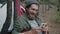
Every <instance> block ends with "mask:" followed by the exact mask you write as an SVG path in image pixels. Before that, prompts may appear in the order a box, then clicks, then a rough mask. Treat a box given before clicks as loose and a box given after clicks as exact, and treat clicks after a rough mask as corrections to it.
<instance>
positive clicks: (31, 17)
mask: <svg viewBox="0 0 60 34" xmlns="http://www.w3.org/2000/svg"><path fill="white" fill-rule="evenodd" d="M35 16H36V15H35V14H28V18H29V19H30V20H34V19H35Z"/></svg>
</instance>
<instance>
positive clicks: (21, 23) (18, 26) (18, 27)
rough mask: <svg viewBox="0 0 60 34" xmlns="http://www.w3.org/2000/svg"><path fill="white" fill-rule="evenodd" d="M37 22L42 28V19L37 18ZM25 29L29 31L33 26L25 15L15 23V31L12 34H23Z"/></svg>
mask: <svg viewBox="0 0 60 34" xmlns="http://www.w3.org/2000/svg"><path fill="white" fill-rule="evenodd" d="M35 20H36V22H37V23H38V25H39V26H40V23H41V20H40V18H38V17H36V18H35ZM23 29H26V30H27V31H29V30H30V29H31V26H30V24H29V23H28V17H27V15H26V14H25V13H24V14H23V15H21V16H20V17H18V18H17V19H16V21H15V23H14V31H13V32H12V34H18V33H21V31H22V30H23Z"/></svg>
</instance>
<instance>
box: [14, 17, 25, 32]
mask: <svg viewBox="0 0 60 34" xmlns="http://www.w3.org/2000/svg"><path fill="white" fill-rule="evenodd" d="M22 25H23V24H22V22H21V19H20V18H17V19H16V20H15V23H14V30H15V31H17V32H21V31H22V30H23V29H24V27H23V26H22Z"/></svg>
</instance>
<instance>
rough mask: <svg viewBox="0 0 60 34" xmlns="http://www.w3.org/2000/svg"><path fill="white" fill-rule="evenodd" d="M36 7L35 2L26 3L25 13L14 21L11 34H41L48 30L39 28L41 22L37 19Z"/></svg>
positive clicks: (36, 3)
mask: <svg viewBox="0 0 60 34" xmlns="http://www.w3.org/2000/svg"><path fill="white" fill-rule="evenodd" d="M38 7H39V4H38V2H37V1H32V0H29V1H28V2H27V5H26V8H25V9H26V13H24V14H22V15H21V16H20V17H18V18H17V19H16V20H15V23H14V30H13V31H12V34H42V33H41V32H42V31H47V30H48V27H47V26H46V27H44V28H41V27H40V24H41V20H40V18H38ZM24 30H25V31H24Z"/></svg>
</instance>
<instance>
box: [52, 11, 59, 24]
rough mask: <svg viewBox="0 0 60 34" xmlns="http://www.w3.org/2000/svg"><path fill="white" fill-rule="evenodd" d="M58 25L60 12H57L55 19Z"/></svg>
mask: <svg viewBox="0 0 60 34" xmlns="http://www.w3.org/2000/svg"><path fill="white" fill-rule="evenodd" d="M53 19H54V21H55V22H56V23H60V11H57V12H56V13H55V15H54V17H53Z"/></svg>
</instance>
